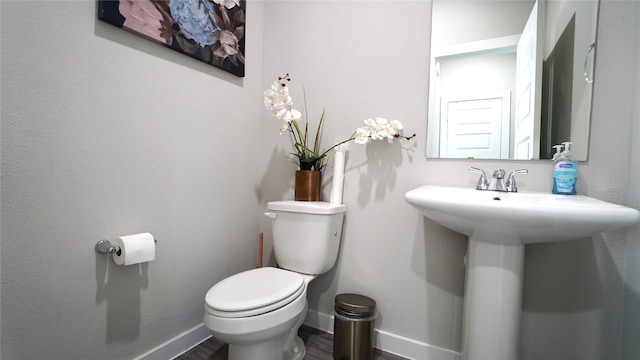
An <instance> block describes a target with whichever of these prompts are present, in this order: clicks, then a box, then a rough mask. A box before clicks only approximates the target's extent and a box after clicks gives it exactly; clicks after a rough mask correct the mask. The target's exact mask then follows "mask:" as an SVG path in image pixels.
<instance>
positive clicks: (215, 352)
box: [175, 325, 406, 360]
mask: <svg viewBox="0 0 640 360" xmlns="http://www.w3.org/2000/svg"><path fill="white" fill-rule="evenodd" d="M298 334H299V335H300V338H302V340H303V341H304V343H305V344H306V347H307V354H306V355H305V356H304V360H332V359H333V335H331V334H329V333H326V332H324V331H320V330H317V329H314V328H311V327H308V326H304V325H303V326H302V327H301V328H300V331H299V332H298ZM227 348H228V346H227V345H225V344H224V343H222V342H220V341H219V340H216V339H214V338H209V339H208V340H205V341H204V342H202V343H201V344H200V345H198V346H196V347H194V348H193V349H191V350H189V351H187V352H186V353H184V354H182V355H180V356H178V357H177V358H176V359H175V360H227ZM373 359H374V360H406V359H405V358H403V357H399V356H396V355H393V354H389V353H385V352H384V351H380V350H379V349H376V350H375V353H374V356H373ZM248 360H269V359H248Z"/></svg>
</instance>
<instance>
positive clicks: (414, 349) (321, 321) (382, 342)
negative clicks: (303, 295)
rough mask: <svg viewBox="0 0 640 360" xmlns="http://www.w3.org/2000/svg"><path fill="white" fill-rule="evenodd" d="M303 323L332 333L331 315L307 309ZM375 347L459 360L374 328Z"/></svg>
mask: <svg viewBox="0 0 640 360" xmlns="http://www.w3.org/2000/svg"><path fill="white" fill-rule="evenodd" d="M304 324H305V325H307V326H310V327H312V328H316V329H319V330H322V331H325V332H328V333H333V316H332V315H327V314H323V313H320V312H317V311H315V310H311V309H310V310H307V316H306V318H305V319H304ZM374 342H375V347H376V348H378V349H380V350H383V351H386V352H388V353H391V354H395V355H398V356H402V357H405V358H407V359H415V360H460V359H461V358H462V357H461V354H460V353H459V352H456V351H451V350H447V349H443V348H439V347H437V346H433V345H429V344H427V343H423V342H420V341H416V340H413V339H409V338H406V337H402V336H399V335H395V334H392V333H390V332H386V331H383V330H378V329H375V330H374Z"/></svg>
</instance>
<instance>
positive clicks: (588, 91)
mask: <svg viewBox="0 0 640 360" xmlns="http://www.w3.org/2000/svg"><path fill="white" fill-rule="evenodd" d="M598 7H599V2H598V0H537V1H536V0H493V1H490V0H466V1H465V0H455V1H452V0H433V11H432V21H431V24H432V30H431V67H430V68H431V74H430V84H429V121H428V129H427V135H428V137H427V138H428V140H427V147H426V151H427V157H429V158H475V159H516V160H529V159H550V158H551V157H552V156H553V153H552V150H553V148H552V147H553V145H556V144H560V143H562V142H565V141H571V142H572V143H573V147H572V153H573V156H574V157H575V158H576V159H577V160H580V161H585V160H586V159H587V151H588V147H589V144H588V142H589V124H590V122H591V97H592V85H593V80H594V69H595V68H594V58H595V39H596V30H597V29H596V28H597V18H598Z"/></svg>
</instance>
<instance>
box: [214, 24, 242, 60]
mask: <svg viewBox="0 0 640 360" xmlns="http://www.w3.org/2000/svg"><path fill="white" fill-rule="evenodd" d="M219 37H220V39H219V40H220V47H219V48H218V49H216V51H215V52H214V54H215V55H216V56H219V57H222V58H225V57H228V56H234V55H238V54H239V53H240V50H239V49H238V39H237V38H236V36H235V34H234V33H232V32H231V31H229V30H222V31H221V32H220V35H219Z"/></svg>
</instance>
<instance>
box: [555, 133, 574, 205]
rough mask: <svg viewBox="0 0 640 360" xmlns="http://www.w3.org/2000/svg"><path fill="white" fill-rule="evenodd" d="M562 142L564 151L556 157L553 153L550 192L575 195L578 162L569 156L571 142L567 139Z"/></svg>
mask: <svg viewBox="0 0 640 360" xmlns="http://www.w3.org/2000/svg"><path fill="white" fill-rule="evenodd" d="M562 144H563V145H564V151H563V152H561V153H560V155H559V156H558V157H557V158H556V156H555V155H554V165H553V190H552V192H553V193H554V194H560V195H575V194H576V182H577V180H578V164H577V163H576V161H575V160H574V159H573V157H572V156H571V145H572V143H571V142H569V141H567V142H564V143H562ZM556 146H559V145H556ZM556 146H554V147H556Z"/></svg>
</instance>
